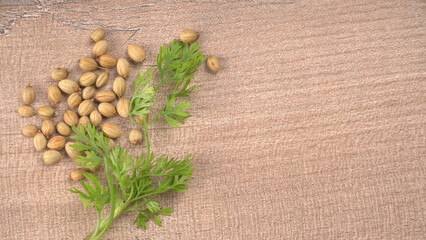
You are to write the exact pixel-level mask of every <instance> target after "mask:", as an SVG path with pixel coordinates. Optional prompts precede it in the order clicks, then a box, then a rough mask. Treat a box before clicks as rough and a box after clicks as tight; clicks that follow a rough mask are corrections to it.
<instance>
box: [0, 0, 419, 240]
mask: <svg viewBox="0 0 426 240" xmlns="http://www.w3.org/2000/svg"><path fill="white" fill-rule="evenodd" d="M425 7H426V6H425V3H424V1H414V0H409V1H402V0H399V1H396V0H392V1H364V0H359V1H336V0H327V1H215V2H208V1H161V2H154V1H133V0H120V1H78V0H69V1H62V0H61V1H59V0H58V1H45V0H43V1H29V0H28V1H26V0H21V1H1V0H0V66H1V70H0V96H1V97H0V103H1V105H0V106H1V112H0V212H1V213H2V214H1V217H0V239H82V238H83V237H84V236H85V235H87V234H88V233H89V232H90V231H91V230H92V229H93V228H94V227H95V224H96V219H95V211H94V210H93V209H83V207H82V204H81V202H80V200H79V199H78V198H77V197H76V196H74V195H73V194H71V193H69V192H68V191H67V189H69V188H72V187H78V183H75V182H71V181H70V180H69V179H68V176H69V174H70V172H71V170H72V169H74V168H75V167H76V163H74V162H73V161H72V160H71V159H69V158H68V157H67V156H66V154H65V153H63V156H62V161H61V162H60V163H59V164H57V165H54V166H46V165H45V164H43V162H42V161H41V159H40V158H41V155H42V153H40V152H37V151H35V149H34V147H33V143H32V139H28V138H26V137H24V136H23V135H22V133H21V129H22V128H23V127H24V126H25V125H27V124H29V123H32V124H35V125H36V126H39V127H40V125H41V122H42V119H41V118H39V117H38V116H34V117H31V118H22V117H20V116H19V115H18V113H17V107H18V106H19V105H20V104H22V103H21V99H20V95H21V91H22V89H23V88H24V87H25V86H26V85H28V84H31V85H32V86H33V87H34V89H35V91H36V93H37V99H36V101H35V103H34V104H33V107H34V108H35V109H37V108H38V107H40V106H42V105H48V104H49V100H48V99H47V95H46V90H47V87H48V86H49V85H50V84H56V82H55V81H53V80H51V78H50V73H51V71H52V70H53V69H54V68H57V67H65V68H67V69H68V70H70V76H69V78H71V79H74V80H76V81H77V80H78V79H79V77H80V75H81V74H82V71H81V70H80V69H79V67H78V59H79V58H81V57H84V56H90V55H91V53H92V48H93V43H91V42H90V33H91V30H93V29H95V28H96V27H102V28H104V29H105V30H106V37H105V39H106V40H107V41H108V43H109V49H110V51H109V54H112V55H113V56H115V57H117V58H119V57H126V47H127V44H129V43H135V44H139V45H141V46H142V47H143V48H144V49H145V51H146V61H145V62H144V63H143V64H137V65H136V64H132V65H131V67H132V72H131V74H130V77H129V80H128V89H127V91H126V94H125V97H127V98H130V97H131V91H132V90H133V89H132V85H131V84H132V83H133V79H135V76H136V74H137V71H136V70H135V69H137V68H142V70H145V69H147V68H148V67H150V66H153V65H154V64H155V57H156V54H157V53H158V49H159V47H160V46H161V45H162V44H165V43H168V42H170V41H171V40H172V39H174V38H178V36H179V33H180V32H181V31H182V30H184V29H193V30H196V31H197V32H198V33H199V34H200V38H199V39H198V41H199V43H200V45H201V47H202V50H203V51H204V53H205V54H206V55H214V56H216V57H217V58H218V59H219V60H220V63H221V70H220V72H219V73H217V74H212V73H210V72H208V71H207V68H206V67H205V65H203V66H202V67H201V68H200V69H199V71H198V72H197V73H196V76H195V79H194V81H195V82H196V83H197V84H202V85H204V87H202V88H199V89H197V90H196V91H194V93H193V94H192V95H191V97H190V100H191V101H192V102H193V105H192V106H191V110H190V113H191V117H190V118H188V120H187V121H186V123H185V125H183V126H182V127H181V128H179V129H170V128H168V126H167V125H166V124H165V123H164V122H158V123H155V125H154V126H153V127H152V129H151V139H152V150H153V151H154V152H155V153H156V154H157V155H160V154H168V155H170V156H178V157H183V156H184V155H185V154H188V153H193V157H194V161H193V165H194V167H195V169H196V170H195V172H194V178H193V180H192V183H191V185H190V186H189V189H188V190H187V191H185V192H184V193H182V194H167V195H165V196H162V197H161V199H160V202H161V205H162V206H163V207H171V208H173V209H174V212H173V214H172V216H170V217H165V218H163V219H164V221H163V227H161V228H159V227H156V226H154V224H152V223H149V224H148V230H147V231H143V230H138V229H136V226H135V225H134V224H132V222H133V220H134V217H135V214H133V213H126V214H123V215H122V216H121V217H119V218H118V219H117V220H116V221H115V222H114V223H113V225H112V227H111V229H110V230H109V232H108V233H107V234H106V235H105V239H353V238H356V239H422V238H424V236H425V235H426V227H425V226H426V221H425V209H426V202H425V196H426V195H425V193H426V192H425V184H426V181H425V174H426V165H425V155H426V147H425V146H426V134H425V124H426V120H425V119H426V81H425V74H424V72H425V68H426V64H425V50H426V49H425V40H426V39H425V28H424V22H425V10H424V9H425ZM115 75H116V74H115V72H114V74H112V76H110V81H109V83H108V85H107V86H106V87H105V89H111V84H112V82H113V79H114V78H115ZM164 91H165V90H162V91H160V94H161V96H164ZM159 99H162V98H161V97H160V98H159ZM66 108H67V107H66V98H65V97H63V98H62V102H61V104H60V105H59V106H58V107H57V108H56V114H57V117H56V118H54V121H55V123H56V122H59V121H62V113H63V111H64V110H65V109H66ZM104 122H114V123H117V124H119V126H120V129H121V130H122V131H123V137H121V138H119V139H118V140H117V144H118V145H119V146H122V147H126V148H128V149H130V152H131V153H132V154H134V155H136V154H139V153H141V152H142V149H143V147H142V146H141V145H139V146H133V145H131V144H130V143H129V141H128V134H129V132H130V130H131V129H133V128H134V125H133V124H132V123H130V122H129V121H128V120H122V118H120V117H119V116H117V117H115V118H113V119H108V120H105V119H104Z"/></svg>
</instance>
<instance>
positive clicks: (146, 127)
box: [143, 121, 151, 159]
mask: <svg viewBox="0 0 426 240" xmlns="http://www.w3.org/2000/svg"><path fill="white" fill-rule="evenodd" d="M144 122H145V121H144ZM143 132H144V134H145V143H146V158H147V159H148V158H149V155H151V152H150V146H149V134H148V126H147V125H146V122H145V124H144V126H143Z"/></svg>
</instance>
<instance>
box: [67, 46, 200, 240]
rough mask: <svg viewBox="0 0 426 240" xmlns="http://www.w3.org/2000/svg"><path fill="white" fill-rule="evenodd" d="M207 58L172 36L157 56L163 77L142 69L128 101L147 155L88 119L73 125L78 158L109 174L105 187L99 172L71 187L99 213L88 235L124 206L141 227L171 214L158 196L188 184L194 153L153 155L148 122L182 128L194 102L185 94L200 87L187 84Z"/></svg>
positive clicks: (109, 221)
mask: <svg viewBox="0 0 426 240" xmlns="http://www.w3.org/2000/svg"><path fill="white" fill-rule="evenodd" d="M203 61H204V56H203V55H202V52H201V51H199V46H198V43H192V44H190V45H189V44H187V43H181V42H179V41H177V40H174V41H173V42H171V43H170V46H167V45H164V46H162V47H161V48H160V53H159V54H158V56H157V68H158V72H159V75H160V81H159V83H158V84H157V85H156V86H152V85H151V83H150V81H151V80H152V78H153V73H152V72H153V70H154V69H153V68H149V69H148V70H147V71H146V72H145V73H144V74H141V72H140V71H139V73H138V76H137V79H136V80H135V82H134V92H133V97H132V98H131V100H130V106H129V117H130V119H131V120H132V121H133V122H134V123H135V124H137V125H139V126H141V127H142V129H143V131H144V136H145V143H146V151H145V155H140V156H138V157H136V158H133V157H132V156H130V155H129V154H128V152H127V151H126V150H125V149H122V148H118V147H115V148H113V149H109V139H108V138H106V137H105V136H104V135H103V133H102V132H98V131H97V130H96V129H95V127H93V126H92V125H91V124H90V123H89V124H88V125H87V126H86V127H85V128H81V129H80V128H77V127H75V126H73V128H72V129H73V131H74V132H75V133H76V134H77V135H76V136H71V138H72V139H75V140H76V143H75V144H73V145H72V147H73V149H74V150H75V151H82V152H84V153H85V156H83V155H81V156H79V157H78V158H77V159H76V161H77V162H79V163H80V165H81V166H83V167H87V168H91V169H92V168H95V167H96V166H98V165H99V164H102V163H103V164H104V165H105V175H106V178H107V185H106V186H102V185H101V183H100V182H99V180H98V178H97V177H96V176H95V175H93V174H90V173H84V176H85V177H86V178H87V179H88V181H89V182H88V183H86V182H81V185H82V188H83V189H82V190H79V189H77V188H74V189H71V190H70V191H71V192H72V193H76V194H78V196H79V197H80V199H81V200H82V201H83V205H84V206H85V207H93V208H95V210H96V213H97V225H96V228H95V230H93V232H92V233H90V234H89V235H88V236H87V237H86V239H91V240H94V239H100V238H101V237H102V236H103V235H104V234H105V233H106V231H107V230H108V228H109V227H110V226H111V224H112V221H113V220H114V219H115V218H116V217H117V216H119V215H120V213H122V212H124V211H134V212H136V213H137V216H136V219H135V221H134V223H135V224H137V227H138V228H140V227H142V228H143V229H146V222H148V221H149V220H153V222H154V223H155V224H156V225H158V226H161V220H160V218H159V217H158V216H159V215H165V216H168V215H170V213H171V212H172V210H171V209H170V208H161V207H160V204H159V203H158V202H157V201H156V200H155V199H156V198H157V197H158V195H159V194H161V193H164V192H167V191H175V192H180V191H183V190H185V189H186V185H187V184H188V180H189V179H190V178H191V176H192V171H193V168H192V167H191V165H190V163H191V160H192V157H191V154H189V155H187V156H186V157H185V158H184V159H183V160H177V159H176V158H173V157H167V156H165V155H161V156H159V157H155V155H154V153H152V152H151V150H150V142H149V134H148V127H149V126H150V125H151V124H152V123H153V122H154V121H155V120H156V119H158V118H164V120H165V121H166V122H167V123H168V124H169V125H170V126H171V127H179V125H178V123H180V124H183V123H184V119H185V118H186V117H188V116H189V113H188V108H189V107H190V105H191V103H190V102H189V101H188V100H187V99H186V98H187V97H188V94H189V93H191V92H192V91H193V90H194V89H195V88H197V87H199V86H197V85H196V86H191V87H190V86H189V85H190V83H191V80H192V78H193V74H194V73H195V72H196V69H197V67H198V66H199V65H200V63H201V62H203ZM168 83H172V84H174V88H173V90H172V91H171V92H170V93H169V94H168V97H167V101H166V103H165V104H164V106H163V107H162V108H161V110H160V111H159V112H158V113H157V115H155V116H154V117H153V118H152V119H151V120H150V121H148V119H147V115H148V114H149V113H150V109H149V108H150V107H152V106H154V105H155V103H154V101H153V100H154V99H155V96H156V92H157V90H158V89H159V88H160V87H161V86H162V85H163V84H168ZM135 116H139V117H141V119H143V120H142V121H143V122H142V123H140V122H138V121H136V120H135ZM106 205H110V212H109V213H108V215H107V216H106V217H105V218H104V219H101V213H102V211H104V210H105V206H106Z"/></svg>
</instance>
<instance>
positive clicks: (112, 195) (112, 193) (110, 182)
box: [93, 158, 116, 240]
mask: <svg viewBox="0 0 426 240" xmlns="http://www.w3.org/2000/svg"><path fill="white" fill-rule="evenodd" d="M108 161H109V159H108V158H107V159H105V174H106V176H107V180H108V189H109V193H110V198H111V211H110V214H109V216H108V217H107V219H108V220H107V223H106V226H105V227H104V228H103V229H102V231H101V232H100V233H99V235H98V236H95V238H93V239H94V240H97V239H100V238H101V237H102V236H103V235H104V234H105V232H106V231H107V230H108V228H109V227H110V226H111V223H112V220H114V215H115V197H116V196H115V191H114V190H115V186H114V182H113V180H112V178H111V174H110V172H109V166H108Z"/></svg>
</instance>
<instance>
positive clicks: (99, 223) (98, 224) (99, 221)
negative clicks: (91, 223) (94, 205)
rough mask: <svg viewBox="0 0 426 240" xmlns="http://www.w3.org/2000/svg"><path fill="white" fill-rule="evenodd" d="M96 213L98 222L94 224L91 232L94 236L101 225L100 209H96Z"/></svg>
mask: <svg viewBox="0 0 426 240" xmlns="http://www.w3.org/2000/svg"><path fill="white" fill-rule="evenodd" d="M96 213H97V218H98V223H97V225H96V229H95V232H94V233H93V235H94V236H96V234H98V231H99V227H100V225H101V211H98V210H96Z"/></svg>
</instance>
